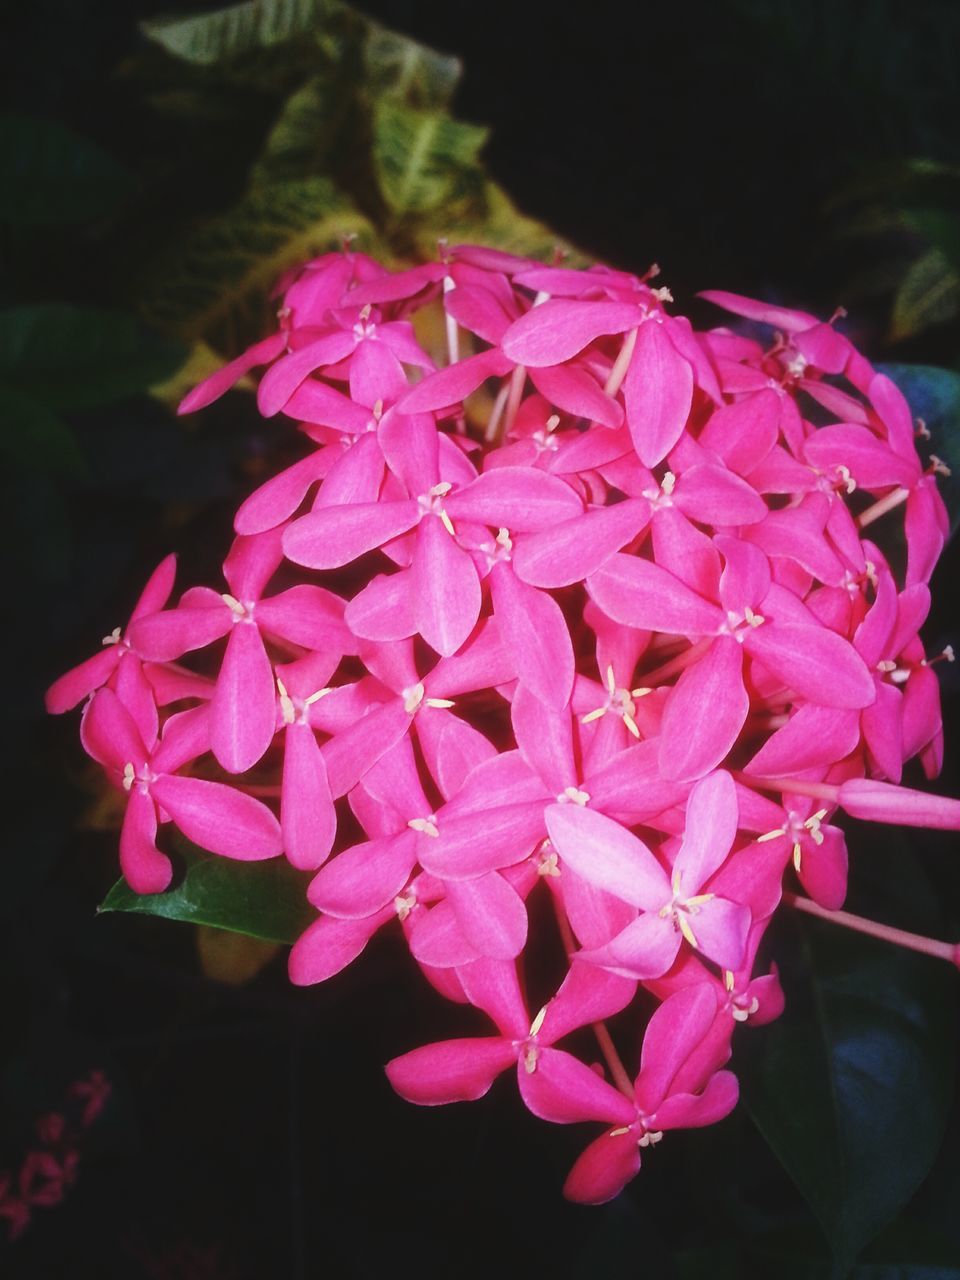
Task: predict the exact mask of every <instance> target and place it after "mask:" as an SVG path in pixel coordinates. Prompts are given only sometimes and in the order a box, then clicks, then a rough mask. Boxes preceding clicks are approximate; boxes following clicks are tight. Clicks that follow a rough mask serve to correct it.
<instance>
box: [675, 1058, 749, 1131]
mask: <svg viewBox="0 0 960 1280" xmlns="http://www.w3.org/2000/svg"><path fill="white" fill-rule="evenodd" d="M739 1096H740V1089H739V1086H738V1084H737V1077H736V1076H735V1075H734V1074H733V1072H732V1071H718V1072H717V1073H716V1075H713V1076H711V1077H710V1079H709V1081H708V1082H707V1087H706V1088H705V1089H704V1091H703V1093H675V1094H674V1095H673V1096H672V1097H670V1098H667V1100H666V1102H664V1104H663V1106H662V1107H661V1108H660V1109H659V1111H658V1112H657V1114H656V1117H655V1123H656V1124H658V1125H659V1126H660V1127H661V1128H663V1129H700V1128H702V1127H703V1126H704V1125H708V1124H716V1123H717V1121H718V1120H722V1119H723V1118H724V1117H725V1116H728V1115H729V1114H730V1112H731V1111H732V1110H733V1109H734V1107H735V1106H736V1105H737V1099H738V1098H739Z"/></svg>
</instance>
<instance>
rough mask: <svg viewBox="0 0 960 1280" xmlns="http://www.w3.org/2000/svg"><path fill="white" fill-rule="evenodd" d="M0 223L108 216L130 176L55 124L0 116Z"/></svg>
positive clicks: (37, 224)
mask: <svg viewBox="0 0 960 1280" xmlns="http://www.w3.org/2000/svg"><path fill="white" fill-rule="evenodd" d="M0 168H2V174H3V177H2V180H0V223H3V222H5V223H8V224H10V225H13V226H17V227H47V226H58V225H63V224H76V223H82V222H85V221H87V220H88V219H91V218H96V217H99V216H101V215H102V214H106V213H109V212H111V211H112V210H113V209H115V207H116V206H117V204H118V203H119V201H121V200H122V199H123V198H124V197H125V196H126V194H127V193H128V191H129V188H130V178H129V175H128V174H127V173H126V172H125V171H124V170H123V169H122V168H121V167H120V165H118V164H117V163H116V161H115V160H113V159H112V158H111V157H110V156H109V155H108V154H107V153H106V151H104V150H102V148H100V147H99V146H97V145H96V144H95V143H93V142H90V141H89V140H88V139H86V138H81V137H80V136H79V135H78V134H76V133H73V132H72V130H70V129H67V128H65V127H64V126H63V125H62V124H59V123H57V122H56V121H54V120H47V119H44V118H43V117H41V116H30V115H24V114H20V113H15V112H3V113H2V114H0Z"/></svg>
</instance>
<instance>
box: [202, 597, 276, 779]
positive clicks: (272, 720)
mask: <svg viewBox="0 0 960 1280" xmlns="http://www.w3.org/2000/svg"><path fill="white" fill-rule="evenodd" d="M276 725H277V699H276V690H275V687H274V682H273V667H272V666H271V665H270V659H269V658H268V657H267V651H266V649H264V647H263V640H262V638H261V636H260V632H259V630H258V628H257V627H255V626H254V625H252V624H251V623H247V622H239V623H237V624H236V625H235V626H234V628H233V630H232V631H231V632H230V639H229V640H228V641H227V651H226V654H225V655H224V659H223V666H222V667H221V668H220V674H219V676H218V677H217V686H216V689H215V690H214V693H213V698H212V699H211V700H210V745H211V747H212V748H213V754H214V755H215V756H216V758H217V760H218V761H219V762H220V764H222V765H223V767H224V769H226V770H227V772H228V773H243V772H245V771H246V770H247V769H250V768H252V767H253V766H254V765H255V764H256V763H257V761H258V760H259V759H260V758H261V757H262V756H263V755H264V753H265V752H266V750H267V748H268V747H269V746H270V743H271V742H272V741H273V736H274V733H275V732H276Z"/></svg>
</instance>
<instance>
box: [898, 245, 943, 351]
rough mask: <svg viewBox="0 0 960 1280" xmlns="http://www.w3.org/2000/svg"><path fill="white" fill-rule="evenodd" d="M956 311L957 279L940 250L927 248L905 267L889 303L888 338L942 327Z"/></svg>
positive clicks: (906, 335)
mask: <svg viewBox="0 0 960 1280" xmlns="http://www.w3.org/2000/svg"><path fill="white" fill-rule="evenodd" d="M958 311H960V277H958V276H957V273H956V272H955V271H954V270H953V269H952V268H951V266H950V263H949V261H948V260H947V257H946V255H945V254H944V253H943V252H942V250H940V249H928V250H927V252H926V253H924V254H923V255H922V257H920V258H918V259H917V260H916V262H914V263H913V265H912V266H911V267H910V268H909V270H908V271H907V274H906V275H905V276H904V278H903V280H902V282H901V284H900V288H899V289H898V290H897V296H896V297H895V298H894V300H893V315H892V317H891V321H890V327H891V334H890V336H891V338H892V339H893V340H894V341H897V340H899V339H901V338H909V337H911V336H912V335H913V334H915V333H920V332H921V331H922V330H924V329H929V328H930V327H931V326H932V325H937V324H945V323H946V322H947V321H948V320H952V319H953V318H954V316H956V314H957V312H958Z"/></svg>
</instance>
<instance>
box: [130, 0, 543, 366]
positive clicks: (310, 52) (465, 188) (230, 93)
mask: <svg viewBox="0 0 960 1280" xmlns="http://www.w3.org/2000/svg"><path fill="white" fill-rule="evenodd" d="M143 29H144V31H145V33H146V34H147V35H148V36H149V37H150V38H151V40H153V41H155V42H158V43H159V44H160V45H162V47H163V48H164V49H165V51H166V53H167V54H168V55H171V56H170V57H169V58H168V59H166V61H165V63H164V65H163V67H162V68H161V70H162V76H160V80H161V82H162V89H158V88H156V87H155V88H151V100H152V101H153V102H154V103H155V105H156V106H157V107H158V108H159V109H160V110H161V111H162V112H163V113H165V114H169V115H170V116H171V117H174V118H176V119H178V120H180V119H182V118H183V112H184V109H185V107H186V110H187V112H188V115H189V114H191V113H192V115H193V116H194V117H195V116H196V111H197V109H198V108H197V104H198V103H199V104H202V105H203V106H204V111H205V112H206V114H207V115H210V113H213V114H212V116H211V119H217V120H218V121H219V124H220V125H221V126H223V125H224V124H225V121H226V119H228V118H229V117H230V113H231V111H234V112H236V111H237V110H238V109H239V108H238V107H237V106H236V105H233V106H232V105H231V104H232V103H233V102H234V99H235V97H236V96H237V93H238V90H240V91H242V90H243V89H244V86H247V88H248V91H249V92H248V97H247V101H249V94H250V93H252V92H254V91H255V92H256V93H258V94H262V95H268V96H269V97H270V100H271V102H272V103H273V106H272V109H271V110H270V112H269V117H268V118H267V119H266V120H265V121H264V125H263V127H262V133H261V136H260V138H259V141H256V140H255V139H254V140H253V141H255V146H254V147H253V149H252V153H251V155H250V159H249V163H248V165H247V168H246V172H245V174H244V176H243V186H244V190H243V192H242V194H241V195H240V196H239V198H238V199H237V200H235V201H234V202H233V203H232V204H227V205H226V206H224V207H221V208H219V209H218V210H216V211H213V212H211V213H209V214H208V215H207V216H206V217H205V218H204V219H203V220H202V221H200V222H199V223H198V222H197V220H196V218H195V217H193V218H190V219H187V218H184V219H183V220H182V221H181V222H180V223H179V224H174V226H173V229H172V233H171V232H168V234H167V243H166V246H165V247H164V248H163V250H162V251H161V252H160V253H159V254H155V255H154V256H153V258H152V260H151V264H150V269H149V270H148V271H147V272H146V273H145V274H144V275H142V276H140V277H138V278H137V282H136V283H137V305H138V306H139V307H140V309H141V312H142V314H143V315H145V316H146V317H147V318H148V319H149V320H150V321H151V322H152V323H154V324H157V325H159V326H161V327H162V328H163V329H164V330H165V331H166V332H169V333H171V334H175V335H176V336H178V337H180V338H182V339H184V340H186V341H189V342H195V341H197V340H204V341H206V342H208V343H209V344H211V345H212V346H214V347H215V348H217V349H219V350H221V351H223V352H224V353H226V352H230V351H235V350H236V349H237V348H238V347H240V346H242V345H243V344H244V343H245V342H246V341H249V340H251V339H252V338H254V337H256V336H259V335H260V334H261V333H262V332H263V331H264V329H265V328H266V327H268V326H269V323H270V318H269V308H268V305H267V304H266V303H265V299H266V297H267V295H268V293H269V290H270V289H271V287H272V286H273V284H274V283H275V282H276V280H277V278H278V277H279V276H280V275H281V274H282V273H283V272H284V271H285V270H287V269H288V268H289V267H291V266H294V265H295V264H296V263H298V262H301V261H304V260H305V259H307V258H309V257H310V256H312V255H316V254H319V253H322V252H325V251H328V250H330V249H332V248H335V247H337V246H338V245H339V244H340V242H341V241H342V239H343V237H344V235H348V234H357V235H358V245H359V247H361V248H364V249H372V250H374V251H375V252H377V253H379V254H380V255H382V256H383V257H385V258H386V259H387V260H388V261H390V260H393V261H394V262H395V263H397V264H398V265H399V264H400V263H402V262H404V261H408V260H410V259H418V258H423V257H428V258H429V257H433V256H434V255H435V254H436V246H437V241H438V239H440V238H441V237H444V236H445V237H446V238H447V239H448V240H450V241H451V242H453V243H457V242H459V241H463V240H471V239H474V240H484V241H486V242H488V243H492V244H495V245H498V246H500V247H502V248H507V249H511V250H513V251H515V252H520V253H536V254H538V255H540V254H542V255H547V256H548V255H549V254H550V253H551V251H552V250H553V249H554V247H555V243H556V241H555V237H554V236H553V235H552V234H551V233H550V231H549V230H547V229H546V228H545V227H543V226H542V225H540V224H539V223H536V222H534V221H533V220H531V219H527V218H525V217H523V216H522V215H521V214H519V213H518V212H517V210H516V209H515V208H514V207H513V205H512V204H511V202H510V200H509V199H508V198H507V196H506V195H505V194H504V192H503V191H501V190H500V189H499V188H498V187H497V186H495V184H493V183H491V182H490V180H489V179H488V178H487V176H486V174H485V172H484V169H483V164H482V160H481V151H482V148H483V146H484V143H485V141H486V138H487V130H486V129H484V128H482V127H480V126H478V125H476V124H468V123H464V122H463V121H460V120H457V119H456V118H455V117H454V116H453V115H452V114H451V103H452V100H453V95H454V92H455V90H456V86H457V83H458V81H459V78H460V63H459V60H458V59H457V58H455V57H452V56H450V55H448V54H444V53H439V52H436V51H435V50H433V49H429V48H427V47H425V46H423V45H421V44H418V43H417V42H416V41H413V40H410V39H408V38H407V37H405V36H402V35H399V34H397V33H395V32H392V31H390V30H388V29H386V28H385V27H383V26H381V25H379V24H377V23H375V22H371V21H368V20H367V19H365V18H363V17H362V16H361V15H360V14H358V13H356V12H354V11H352V10H350V9H348V8H347V7H345V6H341V5H337V4H334V3H327V4H321V3H311V4H308V3H297V2H296V0H289V2H288V3H283V4H280V3H273V4H253V3H251V4H242V5H238V6H234V7H232V8H230V9H224V10H219V11H217V12H215V13H212V14H206V15H200V16H193V17H188V18H177V19H171V20H169V21H163V22H157V21H151V22H148V23H146V24H144V26H143ZM255 50H259V51H260V53H259V55H258V56H257V57H251V54H252V52H253V51H255ZM267 51H268V52H269V55H270V59H271V69H270V74H269V75H267V74H266V72H265V69H264V63H263V57H264V54H265V52H267ZM148 73H149V76H150V77H152V78H153V80H154V82H155V83H156V81H157V78H158V68H157V67H156V66H155V65H151V67H150V68H149V69H147V68H144V70H143V74H148ZM242 127H243V126H242V125H241V124H240V122H239V121H238V129H240V128H242Z"/></svg>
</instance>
